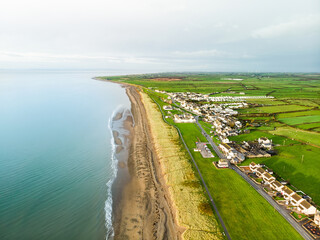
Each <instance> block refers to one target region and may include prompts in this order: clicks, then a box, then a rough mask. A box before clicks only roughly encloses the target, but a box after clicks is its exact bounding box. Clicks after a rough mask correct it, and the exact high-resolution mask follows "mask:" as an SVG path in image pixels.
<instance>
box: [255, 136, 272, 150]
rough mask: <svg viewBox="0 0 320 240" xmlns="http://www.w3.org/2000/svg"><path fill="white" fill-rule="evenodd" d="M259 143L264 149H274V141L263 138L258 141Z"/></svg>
mask: <svg viewBox="0 0 320 240" xmlns="http://www.w3.org/2000/svg"><path fill="white" fill-rule="evenodd" d="M258 143H259V144H260V146H261V147H262V148H265V149H271V148H272V140H269V139H268V138H265V137H261V138H259V139H258Z"/></svg>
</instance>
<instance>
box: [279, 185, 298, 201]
mask: <svg viewBox="0 0 320 240" xmlns="http://www.w3.org/2000/svg"><path fill="white" fill-rule="evenodd" d="M294 193H295V192H294V191H293V190H291V189H290V188H288V187H284V188H282V190H281V194H282V195H283V197H284V199H285V200H287V201H290V196H291V195H293V194H294Z"/></svg>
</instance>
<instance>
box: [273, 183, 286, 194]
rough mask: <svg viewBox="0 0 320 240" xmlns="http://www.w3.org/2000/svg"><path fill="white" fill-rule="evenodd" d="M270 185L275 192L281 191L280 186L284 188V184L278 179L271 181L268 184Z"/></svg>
mask: <svg viewBox="0 0 320 240" xmlns="http://www.w3.org/2000/svg"><path fill="white" fill-rule="evenodd" d="M270 187H271V188H272V189H273V190H275V191H277V192H281V190H282V188H284V186H283V185H282V184H281V183H280V182H278V181H273V182H272V183H271V184H270Z"/></svg>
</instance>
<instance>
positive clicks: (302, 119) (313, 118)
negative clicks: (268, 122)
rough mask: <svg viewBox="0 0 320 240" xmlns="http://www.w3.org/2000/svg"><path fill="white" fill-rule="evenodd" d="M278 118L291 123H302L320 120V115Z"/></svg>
mask: <svg viewBox="0 0 320 240" xmlns="http://www.w3.org/2000/svg"><path fill="white" fill-rule="evenodd" d="M278 120H279V121H281V122H284V123H286V124H289V125H297V124H302V123H312V122H320V115H311V116H301V117H291V118H279V119H278Z"/></svg>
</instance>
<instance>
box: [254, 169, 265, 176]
mask: <svg viewBox="0 0 320 240" xmlns="http://www.w3.org/2000/svg"><path fill="white" fill-rule="evenodd" d="M265 172H266V171H265V170H264V169H263V168H261V167H259V168H257V170H256V171H255V174H256V175H257V176H258V177H261V176H262V175H263V174H264V173H265Z"/></svg>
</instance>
